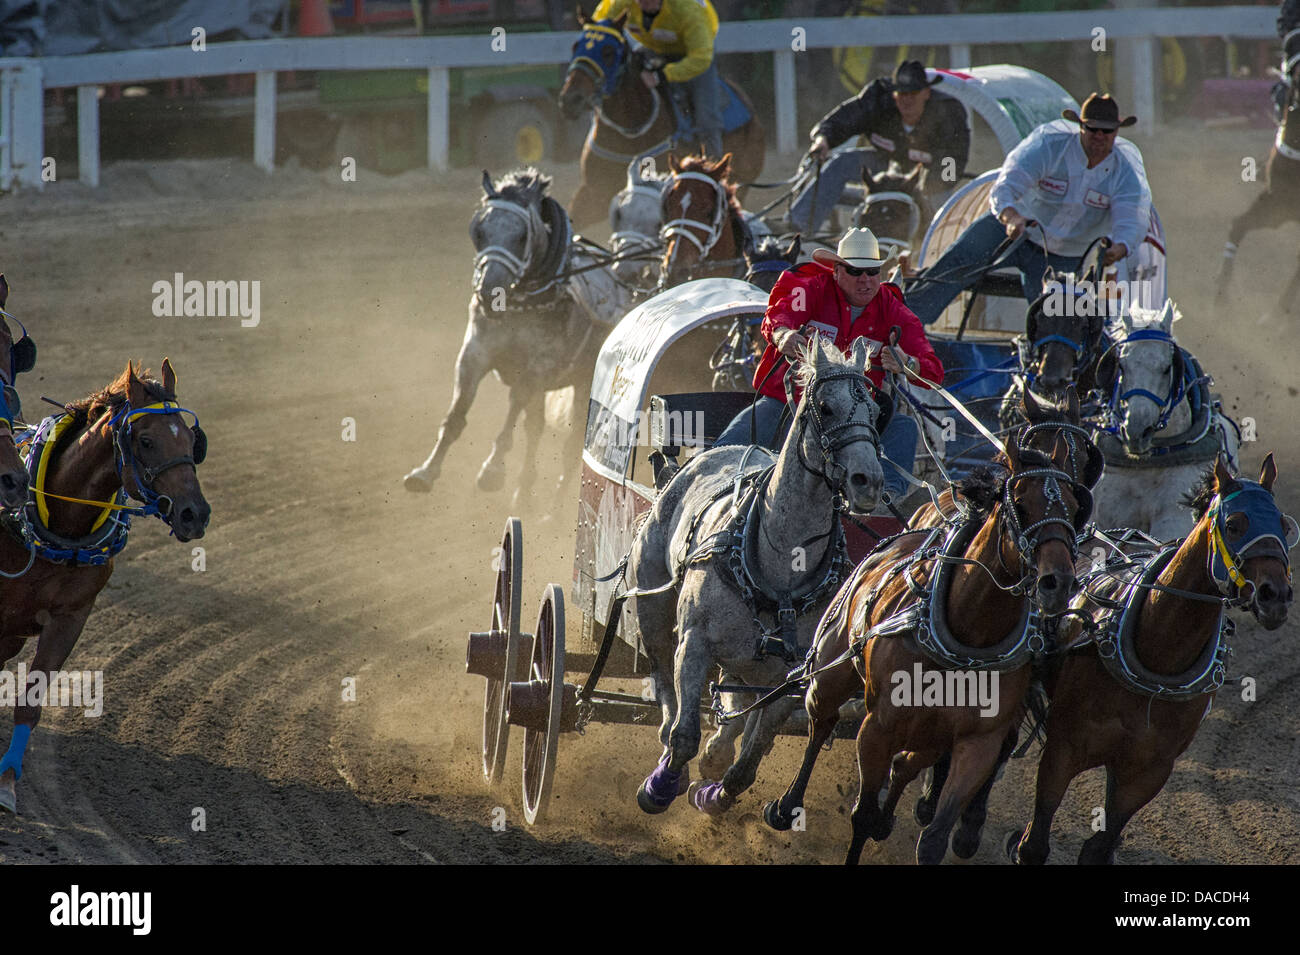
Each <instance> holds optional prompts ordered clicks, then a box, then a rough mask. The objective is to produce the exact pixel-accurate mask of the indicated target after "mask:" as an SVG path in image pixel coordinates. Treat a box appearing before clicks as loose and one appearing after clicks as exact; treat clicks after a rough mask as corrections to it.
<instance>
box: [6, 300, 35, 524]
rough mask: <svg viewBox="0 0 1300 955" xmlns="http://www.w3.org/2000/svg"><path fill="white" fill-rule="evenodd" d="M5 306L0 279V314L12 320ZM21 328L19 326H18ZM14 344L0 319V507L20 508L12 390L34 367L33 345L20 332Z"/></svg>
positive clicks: (22, 483)
mask: <svg viewBox="0 0 1300 955" xmlns="http://www.w3.org/2000/svg"><path fill="white" fill-rule="evenodd" d="M8 303H9V283H8V281H6V280H5V277H4V276H3V275H0V314H3V316H4V319H10V320H13V321H17V320H16V319H13V316H11V315H10V314H9V313H8V312H5V311H4V309H5V307H6V306H7V305H8ZM19 326H20V327H21V323H19ZM22 333H23V334H22V337H21V338H20V339H19V340H18V341H17V342H15V341H14V337H13V332H12V330H11V329H10V328H9V322H8V321H6V320H3V319H0V355H3V356H4V360H3V361H0V507H22V506H23V505H24V504H26V503H27V469H26V468H25V467H24V466H23V459H22V457H21V456H20V455H19V454H18V448H17V447H16V446H15V445H14V418H15V417H17V416H18V415H19V413H20V412H21V410H22V407H21V405H20V403H19V401H18V392H17V391H16V390H15V388H14V386H15V384H16V379H17V377H18V375H19V374H21V373H22V372H24V371H31V369H32V366H33V365H35V364H36V345H35V344H34V343H33V342H32V340H31V339H30V338H29V337H28V336H27V329H25V328H24V329H22Z"/></svg>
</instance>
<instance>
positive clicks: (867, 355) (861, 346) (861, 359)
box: [853, 335, 871, 371]
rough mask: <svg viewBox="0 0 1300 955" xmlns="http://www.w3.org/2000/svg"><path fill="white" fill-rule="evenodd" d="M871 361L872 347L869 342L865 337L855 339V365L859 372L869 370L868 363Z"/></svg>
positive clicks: (860, 336)
mask: <svg viewBox="0 0 1300 955" xmlns="http://www.w3.org/2000/svg"><path fill="white" fill-rule="evenodd" d="M870 360H871V345H870V344H869V343H868V342H867V337H866V336H865V335H859V336H858V337H857V338H855V339H853V365H854V367H856V368H857V370H858V371H866V370H867V362H868V361H870Z"/></svg>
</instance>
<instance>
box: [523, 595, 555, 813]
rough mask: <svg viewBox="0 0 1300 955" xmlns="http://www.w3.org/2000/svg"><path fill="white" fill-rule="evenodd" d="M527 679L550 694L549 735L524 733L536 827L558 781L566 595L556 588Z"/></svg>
mask: <svg viewBox="0 0 1300 955" xmlns="http://www.w3.org/2000/svg"><path fill="white" fill-rule="evenodd" d="M528 679H530V680H542V681H544V682H545V683H546V685H547V688H548V690H549V713H548V716H547V720H546V731H545V732H542V731H540V730H526V731H525V732H524V780H523V781H524V818H525V819H527V820H528V822H529V824H530V825H531V824H533V823H536V822H537V821H538V819H540V818H541V817H542V816H543V815H544V814H545V808H546V804H547V803H548V802H549V801H550V797H551V782H552V780H553V779H554V777H555V756H556V749H557V747H558V744H559V739H560V705H561V702H562V699H563V694H564V595H563V593H562V592H561V591H560V588H559V587H558V586H557V585H556V584H550V585H549V586H548V587H547V588H546V594H545V596H544V597H543V598H542V606H541V610H539V611H538V614H537V630H536V631H535V633H534V636H533V658H532V666H531V667H530V668H529V673H528Z"/></svg>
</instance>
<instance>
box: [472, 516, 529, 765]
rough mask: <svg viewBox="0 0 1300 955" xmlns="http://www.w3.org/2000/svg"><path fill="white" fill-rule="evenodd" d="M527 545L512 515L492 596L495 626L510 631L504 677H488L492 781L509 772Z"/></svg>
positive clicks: (487, 753) (486, 740)
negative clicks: (511, 688) (509, 714)
mask: <svg viewBox="0 0 1300 955" xmlns="http://www.w3.org/2000/svg"><path fill="white" fill-rule="evenodd" d="M523 547H524V543H523V525H522V523H521V522H520V520H519V518H517V517H512V518H509V519H508V520H507V521H506V527H505V531H504V532H503V534H502V536H501V550H500V551H499V552H498V554H497V557H496V559H497V560H498V561H499V562H500V563H499V565H498V567H497V580H496V591H495V593H494V595H493V599H492V629H493V630H497V631H499V632H502V633H505V634H506V635H507V636H506V659H505V666H504V668H503V672H502V674H501V678H500V679H495V680H494V679H489V680H488V681H487V690H486V691H485V696H484V699H483V746H482V753H483V776H484V778H486V779H487V781H488V782H489V783H497V782H499V781H500V780H501V777H502V775H503V774H504V772H505V766H506V749H507V745H508V743H509V740H510V724H509V723H508V722H507V721H506V686H507V684H508V683H509V682H510V681H511V680H513V679H514V678H515V675H516V674H515V670H516V657H517V655H518V653H519V643H520V638H519V617H520V603H521V600H522V594H521V592H520V586H521V584H522V580H521V578H522V576H523V563H524V552H523Z"/></svg>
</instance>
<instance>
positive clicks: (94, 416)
mask: <svg viewBox="0 0 1300 955" xmlns="http://www.w3.org/2000/svg"><path fill="white" fill-rule="evenodd" d="M150 374H152V373H151V372H150V371H149V370H148V369H147V368H142V367H141V366H139V365H137V364H136V363H135V362H130V363H129V364H128V365H127V368H126V370H125V371H123V372H122V374H120V375H118V376H117V378H116V379H115V380H114V381H113V382H112V383H111V384H109V385H108V386H107V387H105V388H103V389H101V390H99V391H96V392H95V393H94V394H91V395H87V396H86V397H85V398H82V399H80V400H79V401H74V402H72V403H71V404H69V405H67V409H68V413H69V414H71V415H72V420H73V422H74V423H75V424H76V426H77V427H79V428H80V427H83V426H85V425H86V424H87V423H89V422H91V421H98V420H99V419H100V418H101V417H103V415H104V414H105V413H106V412H114V413H115V412H117V411H118V410H119V409H121V407H122V406H123V405H125V404H126V401H127V395H128V394H129V393H130V385H131V378H132V376H134V377H135V379H136V380H137V381H139V382H140V384H141V385H143V386H144V390H145V394H147V395H148V396H149V397H150V398H153V399H154V400H155V401H175V400H176V394H175V393H174V392H171V391H168V390H167V389H166V388H164V387H163V384H162V382H161V381H158V380H157V379H156V378H151V377H148V376H149V375H150Z"/></svg>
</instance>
